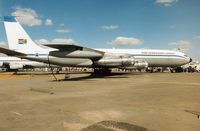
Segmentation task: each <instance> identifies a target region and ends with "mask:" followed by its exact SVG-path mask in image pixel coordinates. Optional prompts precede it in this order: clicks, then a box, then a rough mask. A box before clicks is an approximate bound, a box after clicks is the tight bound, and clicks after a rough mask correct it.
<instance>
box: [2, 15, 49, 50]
mask: <svg viewBox="0 0 200 131" xmlns="http://www.w3.org/2000/svg"><path fill="white" fill-rule="evenodd" d="M4 26H5V30H6V35H7V40H8V46H9V49H11V50H15V51H18V52H21V53H25V54H37V53H42V52H44V50H45V49H43V48H42V47H40V46H39V45H37V44H35V42H33V40H32V39H31V38H30V37H29V35H28V34H27V33H26V31H25V30H24V29H23V27H22V26H21V25H20V23H19V22H17V21H16V19H15V18H14V17H12V16H4Z"/></svg>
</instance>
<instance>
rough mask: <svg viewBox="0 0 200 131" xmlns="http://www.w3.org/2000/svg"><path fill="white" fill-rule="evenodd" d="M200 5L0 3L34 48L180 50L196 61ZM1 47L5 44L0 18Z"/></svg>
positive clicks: (144, 0) (184, 0) (117, 0)
mask: <svg viewBox="0 0 200 131" xmlns="http://www.w3.org/2000/svg"><path fill="white" fill-rule="evenodd" d="M199 12H200V0H0V15H1V16H4V15H9V16H10V15H12V16H17V20H18V21H19V22H20V23H21V24H22V25H23V27H24V28H25V29H26V31H27V32H28V33H29V35H30V36H31V38H32V39H33V40H34V41H36V42H37V43H46V42H60V43H78V44H80V45H83V46H87V47H91V48H113V47H114V48H145V49H176V48H181V50H182V51H184V52H186V53H187V54H188V55H190V56H191V57H193V58H198V59H200V51H199V49H200V15H199ZM0 21H1V23H0V46H5V45H6V43H7V40H6V36H5V30H4V27H3V23H2V18H1V20H0Z"/></svg>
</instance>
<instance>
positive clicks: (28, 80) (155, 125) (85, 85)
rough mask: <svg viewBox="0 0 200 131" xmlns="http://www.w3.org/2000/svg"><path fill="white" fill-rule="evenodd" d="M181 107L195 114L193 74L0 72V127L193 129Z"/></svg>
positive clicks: (194, 122)
mask: <svg viewBox="0 0 200 131" xmlns="http://www.w3.org/2000/svg"><path fill="white" fill-rule="evenodd" d="M58 77H59V78H61V77H63V75H60V76H58ZM185 110H192V111H196V112H200V74H199V73H174V74H173V73H131V74H115V75H113V76H109V77H98V76H95V77H94V76H90V74H87V73H85V74H84V73H83V74H71V75H70V78H69V80H66V81H61V82H55V81H53V78H52V76H49V75H34V76H30V75H12V74H10V73H1V74H0V131H78V130H82V131H92V130H93V131H94V130H95V131H104V130H105V131H112V130H113V131H114V130H116V131H126V130H127V131H128V130H130V131H131V130H133V129H134V128H135V129H138V130H137V131H139V130H155V131H199V130H200V120H199V119H197V116H196V115H194V114H192V113H189V112H186V111H185ZM137 126H139V127H137ZM140 127H141V128H140ZM125 129H126V130H125Z"/></svg>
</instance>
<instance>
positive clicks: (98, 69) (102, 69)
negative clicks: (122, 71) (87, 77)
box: [93, 68, 111, 76]
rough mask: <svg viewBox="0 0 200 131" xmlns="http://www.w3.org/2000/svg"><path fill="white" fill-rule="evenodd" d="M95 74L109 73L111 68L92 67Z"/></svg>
mask: <svg viewBox="0 0 200 131" xmlns="http://www.w3.org/2000/svg"><path fill="white" fill-rule="evenodd" d="M93 74H95V75H106V76H107V75H111V70H110V69H108V68H94V73H93Z"/></svg>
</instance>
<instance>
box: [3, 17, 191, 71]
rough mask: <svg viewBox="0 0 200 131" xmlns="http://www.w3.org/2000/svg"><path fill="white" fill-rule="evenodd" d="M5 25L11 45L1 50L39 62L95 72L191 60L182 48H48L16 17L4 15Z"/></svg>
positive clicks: (171, 65)
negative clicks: (33, 39) (87, 68)
mask: <svg viewBox="0 0 200 131" xmlns="http://www.w3.org/2000/svg"><path fill="white" fill-rule="evenodd" d="M4 25H5V30H6V35H7V39H8V45H9V49H5V48H2V47H1V48H0V52H2V53H5V54H7V55H11V56H16V57H19V58H23V59H28V60H32V61H37V62H44V63H48V64H54V65H59V66H73V67H92V68H94V69H95V72H98V71H101V72H102V71H103V72H110V70H109V69H110V68H123V69H137V68H146V67H161V66H163V67H176V66H181V65H184V64H187V63H189V62H191V58H190V57H188V56H186V55H185V54H184V53H182V52H178V51H170V50H141V49H91V48H87V47H82V46H79V45H66V44H59V43H55V44H48V45H45V46H48V47H50V48H49V49H46V48H42V47H41V46H39V45H37V44H35V43H34V42H33V41H32V39H31V38H30V37H29V36H28V34H27V33H26V32H25V30H24V29H23V28H22V26H21V25H20V24H19V22H17V21H16V19H15V18H14V17H10V16H5V17H4Z"/></svg>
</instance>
